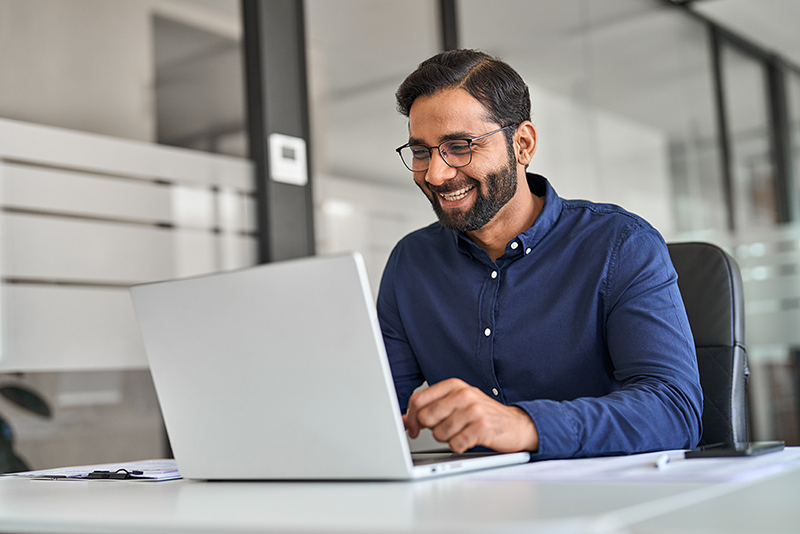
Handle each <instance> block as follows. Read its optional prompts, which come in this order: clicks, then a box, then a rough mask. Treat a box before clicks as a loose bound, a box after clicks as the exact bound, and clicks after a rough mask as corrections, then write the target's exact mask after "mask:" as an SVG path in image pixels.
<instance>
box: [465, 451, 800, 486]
mask: <svg viewBox="0 0 800 534" xmlns="http://www.w3.org/2000/svg"><path fill="white" fill-rule="evenodd" d="M683 453H684V451H683V450H677V451H667V452H652V453H646V454H634V455H631V456H612V457H606V458H581V459H575V460H545V461H541V462H533V463H529V464H523V465H518V466H514V467H508V468H505V469H500V470H495V471H487V472H483V473H478V474H476V475H474V476H473V477H472V479H474V480H549V481H571V480H575V481H599V482H608V481H614V480H619V481H626V482H646V481H648V482H730V481H739V480H752V479H756V478H761V477H765V476H768V475H771V474H774V473H778V472H780V471H783V470H785V469H796V468H800V447H787V448H785V449H784V450H782V451H780V452H774V453H769V454H764V455H760V456H752V457H733V458H691V459H685V458H684V457H683Z"/></svg>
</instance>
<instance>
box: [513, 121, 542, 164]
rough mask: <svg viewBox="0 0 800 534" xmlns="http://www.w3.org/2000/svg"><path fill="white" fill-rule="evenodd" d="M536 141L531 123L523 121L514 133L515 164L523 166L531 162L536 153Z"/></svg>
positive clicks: (534, 128)
mask: <svg viewBox="0 0 800 534" xmlns="http://www.w3.org/2000/svg"><path fill="white" fill-rule="evenodd" d="M536 140H537V137H536V127H535V126H534V125H533V123H532V122H531V121H524V122H522V123H521V124H520V125H519V126H518V127H517V131H516V132H515V133H514V155H515V156H516V157H517V163H519V164H520V165H523V166H525V165H527V164H528V163H530V162H531V159H533V154H534V153H535V152H536Z"/></svg>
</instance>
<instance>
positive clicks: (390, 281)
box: [377, 248, 425, 413]
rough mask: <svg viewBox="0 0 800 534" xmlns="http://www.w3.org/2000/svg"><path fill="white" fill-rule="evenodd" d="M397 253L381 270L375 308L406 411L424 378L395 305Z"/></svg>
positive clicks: (403, 410)
mask: <svg viewBox="0 0 800 534" xmlns="http://www.w3.org/2000/svg"><path fill="white" fill-rule="evenodd" d="M397 254H398V250H397V248H396V249H395V250H394V251H393V252H392V255H391V256H390V257H389V261H388V262H387V264H386V268H385V269H384V271H383V277H382V278H381V285H380V290H379V292H378V304H377V309H378V320H379V321H380V324H381V332H382V334H383V341H384V344H385V345H386V353H387V355H388V357H389V366H390V368H391V370H392V378H393V379H394V386H395V389H396V391H397V400H398V402H399V404H400V411H401V412H403V413H405V411H406V410H407V409H408V399H409V398H410V397H411V394H412V393H413V392H414V390H415V389H416V388H417V387H419V386H420V385H421V384H422V383H423V382H424V381H425V378H424V376H423V375H422V370H421V369H420V367H419V363H418V362H417V358H416V357H415V356H414V351H413V350H412V348H411V345H410V343H409V341H408V337H407V335H406V331H405V328H404V327H403V321H402V319H401V318H400V313H399V311H398V307H397V293H396V289H395V272H396V269H397Z"/></svg>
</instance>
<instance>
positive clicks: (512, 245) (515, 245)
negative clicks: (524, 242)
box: [511, 241, 519, 250]
mask: <svg viewBox="0 0 800 534" xmlns="http://www.w3.org/2000/svg"><path fill="white" fill-rule="evenodd" d="M518 246H519V243H517V242H516V241H514V242H513V243H511V248H512V249H513V250H517V247H518Z"/></svg>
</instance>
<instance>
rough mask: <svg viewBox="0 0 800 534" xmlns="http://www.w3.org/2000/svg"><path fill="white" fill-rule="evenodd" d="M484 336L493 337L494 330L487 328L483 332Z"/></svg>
mask: <svg viewBox="0 0 800 534" xmlns="http://www.w3.org/2000/svg"><path fill="white" fill-rule="evenodd" d="M483 335H484V336H486V337H489V336H491V335H492V329H491V328H487V329H486V330H484V331H483Z"/></svg>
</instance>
